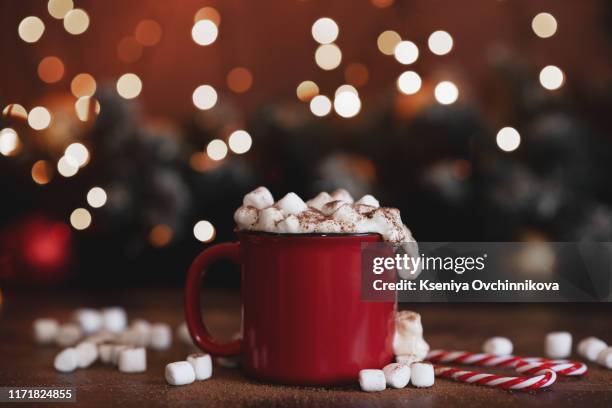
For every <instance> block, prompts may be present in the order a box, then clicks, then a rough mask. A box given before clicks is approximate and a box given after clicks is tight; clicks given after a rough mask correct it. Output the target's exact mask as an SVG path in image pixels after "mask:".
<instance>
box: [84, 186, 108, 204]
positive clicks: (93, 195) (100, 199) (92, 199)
mask: <svg viewBox="0 0 612 408" xmlns="http://www.w3.org/2000/svg"><path fill="white" fill-rule="evenodd" d="M87 203H88V204H89V205H91V206H92V207H93V208H100V207H102V206H103V205H104V204H106V191H104V189H103V188H102V187H93V188H91V189H90V190H89V191H88V192H87Z"/></svg>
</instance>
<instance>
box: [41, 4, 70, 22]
mask: <svg viewBox="0 0 612 408" xmlns="http://www.w3.org/2000/svg"><path fill="white" fill-rule="evenodd" d="M73 7H74V3H73V2H72V0H49V2H48V3H47V10H48V11H49V14H50V15H51V17H53V18H55V19H58V20H61V19H63V18H64V17H65V16H66V14H67V13H68V12H69V11H70V10H72V8H73Z"/></svg>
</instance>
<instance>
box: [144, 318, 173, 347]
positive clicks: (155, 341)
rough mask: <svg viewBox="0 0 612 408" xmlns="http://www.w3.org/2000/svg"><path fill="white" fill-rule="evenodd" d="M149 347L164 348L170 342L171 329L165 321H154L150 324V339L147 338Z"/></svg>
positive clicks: (168, 345)
mask: <svg viewBox="0 0 612 408" xmlns="http://www.w3.org/2000/svg"><path fill="white" fill-rule="evenodd" d="M149 344H150V346H151V348H153V349H156V350H165V349H167V348H168V347H170V345H171V344H172V330H170V326H168V325H167V324H165V323H155V324H153V325H151V339H150V340H149Z"/></svg>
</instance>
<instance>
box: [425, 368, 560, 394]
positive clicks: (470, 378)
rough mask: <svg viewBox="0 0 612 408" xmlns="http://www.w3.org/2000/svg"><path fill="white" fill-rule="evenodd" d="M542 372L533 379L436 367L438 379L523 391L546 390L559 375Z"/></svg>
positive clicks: (552, 372) (547, 371)
mask: <svg viewBox="0 0 612 408" xmlns="http://www.w3.org/2000/svg"><path fill="white" fill-rule="evenodd" d="M542 371H543V373H542V374H539V375H534V376H531V377H504V376H501V375H495V374H488V373H482V372H479V371H466V370H460V369H458V368H452V367H444V366H437V365H434V372H435V374H436V376H438V377H443V378H452V379H453V380H456V381H460V382H465V383H468V384H477V385H484V386H487V387H497V388H503V389H506V390H521V391H529V390H537V389H541V388H545V387H548V386H549V385H551V384H553V383H554V382H555V380H556V379H557V374H556V373H555V372H554V371H552V370H548V369H544V370H542Z"/></svg>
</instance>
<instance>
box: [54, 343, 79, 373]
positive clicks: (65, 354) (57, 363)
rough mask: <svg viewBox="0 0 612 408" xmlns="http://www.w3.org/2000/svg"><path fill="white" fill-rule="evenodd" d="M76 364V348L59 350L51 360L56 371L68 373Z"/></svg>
mask: <svg viewBox="0 0 612 408" xmlns="http://www.w3.org/2000/svg"><path fill="white" fill-rule="evenodd" d="M77 366H78V355H77V351H76V349H74V348H72V347H70V348H67V349H64V350H62V351H60V352H59V354H58V355H56V356H55V360H54V361H53V367H55V369H56V370H57V371H61V372H63V373H69V372H71V371H74V370H75V369H76V368H77Z"/></svg>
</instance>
